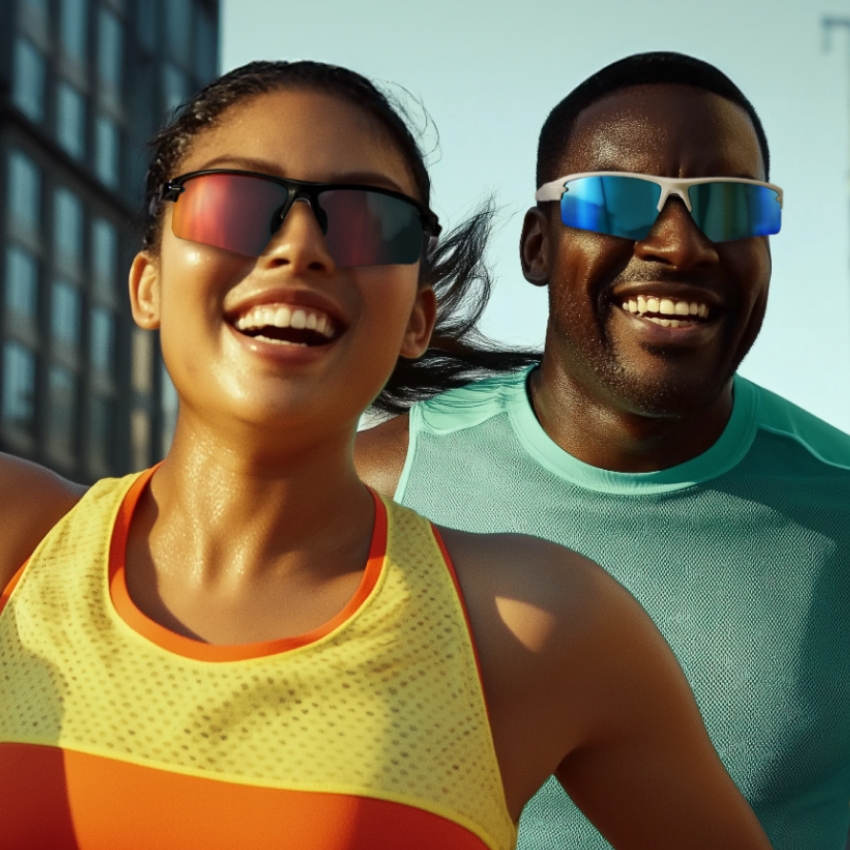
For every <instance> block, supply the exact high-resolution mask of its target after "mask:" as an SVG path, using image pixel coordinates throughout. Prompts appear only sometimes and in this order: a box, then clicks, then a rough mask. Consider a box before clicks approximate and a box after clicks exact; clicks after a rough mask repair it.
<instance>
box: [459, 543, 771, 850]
mask: <svg viewBox="0 0 850 850" xmlns="http://www.w3.org/2000/svg"><path fill="white" fill-rule="evenodd" d="M444 537H445V539H446V543H447V546H448V548H449V551H450V552H451V553H452V557H453V559H454V560H455V563H456V566H457V569H458V574H459V578H460V581H461V585H462V587H463V590H464V596H465V598H466V601H467V605H468V608H469V615H470V621H471V623H472V628H473V633H474V635H475V639H476V643H477V647H478V652H479V656H480V659H481V667H482V674H483V678H484V688H485V694H486V697H487V701H488V707H489V711H490V717H491V723H492V728H493V734H494V739H495V742H496V750H497V753H498V756H499V764H500V767H501V769H502V774H503V779H504V784H505V793H506V797H507V799H508V805H509V807H510V809H511V811H512V814H515V815H516V814H518V813H519V811H520V809H521V807H522V805H523V804H524V803H525V802H526V801H527V799H528V798H529V797H530V796H531V795H532V794H533V793H534V791H535V790H536V789H537V788H538V787H539V786H540V785H541V784H542V782H543V781H544V780H545V778H546V777H547V776H548V775H550V774H551V773H554V774H555V775H556V776H557V777H558V779H559V780H560V781H561V783H562V784H563V786H564V788H565V789H566V790H567V792H568V793H569V795H570V796H571V797H572V798H573V800H574V801H575V802H576V804H577V805H578V806H579V807H580V808H581V809H582V811H583V812H584V813H585V814H586V815H587V817H588V818H589V819H590V820H591V821H592V822H593V824H594V825H595V826H596V828H597V829H598V830H599V831H600V832H601V833H602V834H603V835H604V836H605V837H606V838H607V839H608V840H609V841H610V842H611V843H612V844H613V845H614V847H616V848H618V850H639V848H647V847H652V848H654V850H674V848H675V850H680V848H683V847H687V848H689V850H716V848H718V847H723V848H724V850H769V847H770V844H769V842H768V840H767V838H766V836H765V835H764V832H763V831H762V829H761V827H760V825H759V823H758V821H757V819H756V817H755V815H754V814H753V813H752V810H751V809H750V807H749V806H748V805H747V803H746V801H745V800H744V798H743V797H742V796H741V794H740V793H739V791H738V790H737V788H736V787H735V785H734V783H733V782H732V780H731V779H730V778H729V775H728V774H727V773H726V770H725V769H724V767H723V765H722V763H721V761H720V759H719V758H718V756H717V754H716V752H715V750H714V747H713V746H712V744H711V741H710V740H709V737H708V734H707V733H706V731H705V727H704V725H703V722H702V718H701V716H700V714H699V711H698V709H697V706H696V703H695V701H694V698H693V694H692V693H691V690H690V687H689V686H688V683H687V681H686V679H685V677H684V674H683V673H682V670H681V668H680V667H679V664H678V662H677V661H676V659H675V657H674V655H673V653H672V651H671V650H670V648H669V647H668V646H667V644H666V642H665V641H664V639H663V638H662V636H661V635H660V633H659V632H658V630H657V629H656V627H655V626H654V624H653V623H652V622H651V620H650V619H649V617H648V615H647V614H646V613H645V612H644V610H643V609H642V608H641V607H640V605H638V603H637V602H636V601H635V600H634V598H633V597H632V596H631V595H630V594H629V593H628V592H627V591H626V590H625V589H624V588H623V587H622V586H621V585H619V584H618V583H617V582H616V581H614V580H613V579H612V578H611V577H610V576H609V575H608V574H607V573H605V572H604V571H603V570H602V569H601V568H600V567H598V566H597V565H596V564H593V563H592V562H590V561H588V560H587V559H585V558H582V557H581V556H580V555H578V554H576V553H575V552H570V551H569V550H566V549H563V548H562V547H559V546H555V545H554V544H551V543H547V542H545V541H541V540H535V539H533V538H528V537H520V536H516V535H498V536H489V535H468V534H463V533H460V532H454V531H448V530H447V531H445V534H444Z"/></svg>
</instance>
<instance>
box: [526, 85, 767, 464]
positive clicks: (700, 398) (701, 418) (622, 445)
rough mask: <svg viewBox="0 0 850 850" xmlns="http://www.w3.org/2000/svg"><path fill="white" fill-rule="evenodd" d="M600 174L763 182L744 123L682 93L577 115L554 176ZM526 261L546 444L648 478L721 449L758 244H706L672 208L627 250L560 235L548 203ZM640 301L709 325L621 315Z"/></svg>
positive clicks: (757, 267)
mask: <svg viewBox="0 0 850 850" xmlns="http://www.w3.org/2000/svg"><path fill="white" fill-rule="evenodd" d="M604 170H617V171H631V172H635V173H643V174H656V175H659V176H665V177H684V178H688V177H718V176H719V177H723V176H728V177H747V178H751V179H755V180H764V179H765V174H764V163H763V161H762V156H761V151H760V149H759V145H758V140H757V137H756V134H755V131H754V129H753V126H752V123H751V122H750V119H749V117H748V116H747V114H746V113H745V112H744V110H743V109H741V108H740V107H739V106H737V105H736V104H733V103H731V102H730V101H728V100H726V99H725V98H722V97H720V96H719V95H715V94H712V93H710V92H706V91H703V90H701V89H696V88H692V87H690V86H678V85H651V86H641V87H633V88H628V89H623V90H621V91H617V92H614V93H612V94H610V95H608V96H607V97H604V98H602V99H601V100H599V101H597V102H595V103H594V104H592V105H591V106H589V107H588V108H587V109H585V110H584V111H583V112H582V113H581V114H580V116H579V118H578V121H577V123H576V125H575V128H574V131H573V133H572V134H571V136H570V140H569V144H568V145H567V147H566V149H565V151H564V155H563V158H562V159H561V162H560V166H559V168H558V172H559V175H560V174H564V175H566V174H574V173H578V172H583V171H604ZM521 258H522V263H523V272H524V274H525V276H526V278H527V279H528V280H529V281H530V282H532V283H534V284H538V285H548V287H549V306H550V310H549V325H548V328H547V333H546V344H545V354H544V357H543V362H542V365H541V369H540V371H539V372H538V373H536V374H535V375H534V376H533V378H532V381H531V387H532V398H533V403H534V409H535V412H536V413H537V416H538V418H539V420H540V422H541V424H542V425H543V427H544V428H545V429H546V431H547V433H548V434H549V435H550V436H551V437H552V438H553V439H554V440H555V442H557V443H558V444H559V445H560V446H561V447H562V448H564V449H565V450H566V451H568V452H570V454H572V455H574V456H575V457H578V458H579V459H580V460H583V461H585V462H587V463H590V464H593V465H594V466H600V467H603V468H605V469H614V470H618V471H622V472H645V471H650V470H654V469H663V468H665V467H669V466H673V465H675V464H678V463H682V462H683V461H685V460H688V459H690V458H692V457H694V456H695V455H697V454H700V453H701V452H703V451H705V450H706V449H707V448H708V447H709V446H711V445H712V444H713V443H714V442H715V441H716V440H717V438H718V437H719V436H720V433H721V432H722V430H723V428H724V426H725V425H726V422H727V421H728V418H729V415H730V413H731V409H732V388H731V379H732V375H733V374H734V372H735V369H736V368H737V366H738V364H739V363H740V362H741V360H742V359H743V357H744V355H745V354H746V353H747V351H749V349H750V347H751V346H752V344H753V342H754V341H755V338H756V336H757V334H758V331H759V328H760V327H761V322H762V319H763V318H764V313H765V309H766V306H767V292H768V283H769V280H770V270H771V264H770V248H769V245H768V240H767V238H766V237H760V238H750V239H738V240H735V241H732V242H722V243H717V244H715V243H712V242H710V241H709V240H708V239H707V238H706V237H705V236H704V235H703V233H702V232H701V231H700V230H699V228H697V226H696V225H695V224H694V221H693V219H692V218H691V216H690V214H689V213H688V211H687V208H686V207H685V205H684V203H683V202H682V201H681V199H679V198H671V199H669V200H668V201H667V203H666V204H665V206H664V208H663V210H662V212H661V215H660V216H659V218H658V220H657V221H656V223H655V226H654V227H653V229H652V231H651V232H650V233H649V235H648V236H647V237H646V239H644V240H643V241H640V242H633V241H630V240H628V239H622V238H618V237H614V236H606V235H602V234H598V233H591V232H588V231H580V230H575V229H572V228H568V227H565V226H564V225H563V224H562V223H561V220H560V216H559V211H558V205H557V204H555V203H549V204H543V205H541V208H540V209H537V208H535V209H532V210H529V212H528V214H527V215H526V219H525V223H524V227H523V233H522V239H521ZM646 292H652V293H657V294H660V295H662V296H668V297H671V298H679V299H683V300H699V301H703V302H707V303H708V304H709V305H710V308H711V316H710V318H709V321H707V322H704V323H700V324H699V325H696V326H694V327H690V328H663V327H659V326H658V325H656V324H652V323H651V322H649V321H647V320H646V319H643V318H638V317H635V316H632V315H629V314H628V313H627V312H625V311H624V310H623V309H621V307H620V306H619V305H620V304H621V303H622V300H623V299H624V298H627V297H636V296H637V295H638V294H641V293H646Z"/></svg>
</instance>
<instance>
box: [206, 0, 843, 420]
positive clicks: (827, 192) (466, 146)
mask: <svg viewBox="0 0 850 850" xmlns="http://www.w3.org/2000/svg"><path fill="white" fill-rule="evenodd" d="M223 11H224V13H223V19H222V39H223V41H222V68H223V70H229V69H230V68H233V67H236V66H237V65H241V64H243V63H244V62H247V61H249V60H251V59H318V60H322V61H326V62H334V63H337V64H340V65H346V66H348V67H351V68H353V69H355V70H357V71H360V72H361V73H363V74H366V75H367V76H369V77H371V78H372V79H374V80H375V81H376V82H378V83H397V84H400V85H402V86H404V87H405V88H407V89H408V90H410V91H411V92H413V93H414V94H415V95H416V96H418V97H420V98H421V99H422V101H423V102H424V104H425V107H426V108H427V110H428V112H429V113H430V115H431V117H432V118H433V120H434V122H435V124H436V126H437V128H438V129H439V134H440V147H439V151H438V153H437V154H436V155H435V156H434V157H432V161H433V162H434V164H433V166H432V168H431V174H432V178H433V180H434V197H433V207H434V209H435V211H436V212H437V213H438V215H439V216H440V219H441V221H443V222H444V223H445V224H448V225H452V224H457V223H458V222H460V221H461V220H462V219H463V217H464V215H465V214H467V213H468V212H469V211H470V210H472V209H473V208H474V207H475V206H476V204H478V203H479V202H480V201H481V199H482V198H483V197H485V196H486V195H487V193H489V192H495V193H496V196H497V200H498V203H499V205H500V207H501V210H502V214H501V216H500V219H499V229H498V232H497V234H496V235H495V237H494V239H493V241H492V244H491V250H490V260H491V264H492V266H493V267H494V269H495V272H496V275H497V278H498V283H497V286H496V292H495V295H494V298H493V300H492V302H491V305H490V307H489V308H488V311H487V314H486V316H485V324H484V329H485V331H487V332H488V333H489V334H490V335H491V336H494V337H495V338H497V339H503V340H507V341H510V342H514V343H523V344H528V343H532V344H535V345H536V344H540V343H542V339H543V333H544V329H545V320H546V302H545V292H544V291H541V290H537V289H534V288H533V287H531V286H529V285H528V284H526V283H525V281H524V280H523V278H522V276H521V274H520V271H519V261H518V257H517V240H518V238H519V228H520V224H521V221H522V214H523V212H524V211H525V209H526V208H527V207H528V206H530V205H531V203H532V196H533V193H534V188H535V187H534V157H535V151H536V142H537V133H538V131H539V129H540V125H541V124H542V122H543V120H544V119H545V117H546V115H547V114H548V111H549V110H550V109H551V108H552V106H554V105H555V103H557V101H559V100H560V99H561V98H562V97H563V96H564V95H565V94H566V93H567V92H568V91H569V90H570V89H572V88H573V87H574V86H575V85H576V84H577V83H579V82H580V81H581V80H583V79H584V78H585V77H586V76H588V75H589V74H591V73H593V72H594V71H596V70H598V69H599V68H601V67H602V66H603V65H605V64H607V63H609V62H611V61H614V60H615V59H619V58H621V57H623V56H626V55H628V54H630V53H636V52H640V51H644V50H679V51H682V52H685V53H691V54H693V55H695V56H698V57H700V58H702V59H706V60H708V61H710V62H712V63H714V64H716V65H717V66H718V67H720V68H721V69H722V70H723V71H725V72H726V73H727V74H729V76H730V77H732V79H733V80H735V82H736V83H738V85H739V86H740V87H741V88H742V89H743V91H744V92H745V94H747V96H748V97H749V98H750V99H751V100H752V101H753V103H754V104H755V107H756V109H757V110H758V112H759V114H760V115H761V118H762V121H763V123H764V125H765V129H766V131H767V135H768V139H769V141H770V145H771V159H772V167H771V180H772V181H773V182H775V183H778V184H779V185H780V186H782V187H783V188H784V190H785V216H784V225H783V230H782V232H781V233H780V234H779V235H778V236H775V237H773V238H772V240H771V242H772V248H773V259H774V273H773V282H772V285H771V296H770V305H769V309H768V315H767V319H766V321H765V327H764V330H763V331H762V334H761V337H760V338H759V340H758V342H757V343H756V345H755V347H754V348H753V351H752V352H751V353H750V355H749V357H748V358H747V359H746V361H745V362H744V364H743V367H742V370H741V371H742V372H743V374H744V375H746V376H747V377H749V378H752V379H753V380H755V381H758V382H759V383H761V384H763V385H765V386H767V387H769V388H770V389H772V390H775V391H777V392H779V393H781V394H783V395H785V396H786V397H788V398H790V399H791V400H793V401H795V402H797V403H798V404H801V405H802V406H804V407H806V408H808V409H809V410H811V411H813V412H814V413H816V414H818V415H819V416H822V417H823V418H824V419H827V420H828V421H830V422H832V423H833V424H835V425H838V426H839V427H841V428H843V429H845V430H847V431H850V245H849V244H848V231H850V215H848V213H850V170H848V169H850V155H848V154H850V149H848V133H847V128H848V98H850V91H849V90H848V79H847V68H848V61H847V57H848V40H847V39H848V36H850V32H848V33H841V32H839V33H835V34H834V36H833V39H832V49H831V50H830V51H829V52H825V51H824V49H823V36H822V31H821V23H820V20H821V16H822V15H823V14H825V13H829V14H833V15H839V16H841V15H843V16H845V17H847V18H850V2H847V0H840V2H838V0H833V2H832V4H831V5H828V6H823V7H816V6H814V4H812V3H811V0H714V2H712V3H705V2H694V0H648V2H644V3H641V2H634V1H633V2H606V0H594V2H588V3H578V2H572V3H566V2H564V0H538V2H530V1H529V0H525V2H515V3H505V2H504V0H503V1H502V2H493V0H490V2H484V0H466V2H464V0H431V2H427V3H422V2H410V1H409V0H359V2H351V0H314V2H301V3H288V2H287V3H285V2H282V0H224V3H223Z"/></svg>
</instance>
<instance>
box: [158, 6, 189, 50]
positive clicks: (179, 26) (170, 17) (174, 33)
mask: <svg viewBox="0 0 850 850" xmlns="http://www.w3.org/2000/svg"><path fill="white" fill-rule="evenodd" d="M191 32H192V0H168V2H167V3H165V47H166V50H167V51H168V55H169V57H170V58H171V59H173V60H174V61H175V62H179V63H181V64H183V63H186V62H188V61H189V60H190V59H191V56H192V54H191V53H190V52H189V48H190V47H191V45H190V44H188V43H187V42H188V40H189V38H190V37H191Z"/></svg>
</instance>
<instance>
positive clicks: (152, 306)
mask: <svg viewBox="0 0 850 850" xmlns="http://www.w3.org/2000/svg"><path fill="white" fill-rule="evenodd" d="M129 284H130V306H131V308H132V311H133V320H134V321H135V323H136V324H137V325H138V326H139V327H140V328H144V329H145V330H146V331H153V330H156V329H157V328H158V327H159V321H160V315H159V313H160V297H159V296H160V288H159V284H160V281H159V262H158V261H157V258H156V257H154V256H153V254H151V253H150V252H149V251H139V253H138V254H136V256H135V258H134V259H133V264H132V265H131V266H130V280H129Z"/></svg>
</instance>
